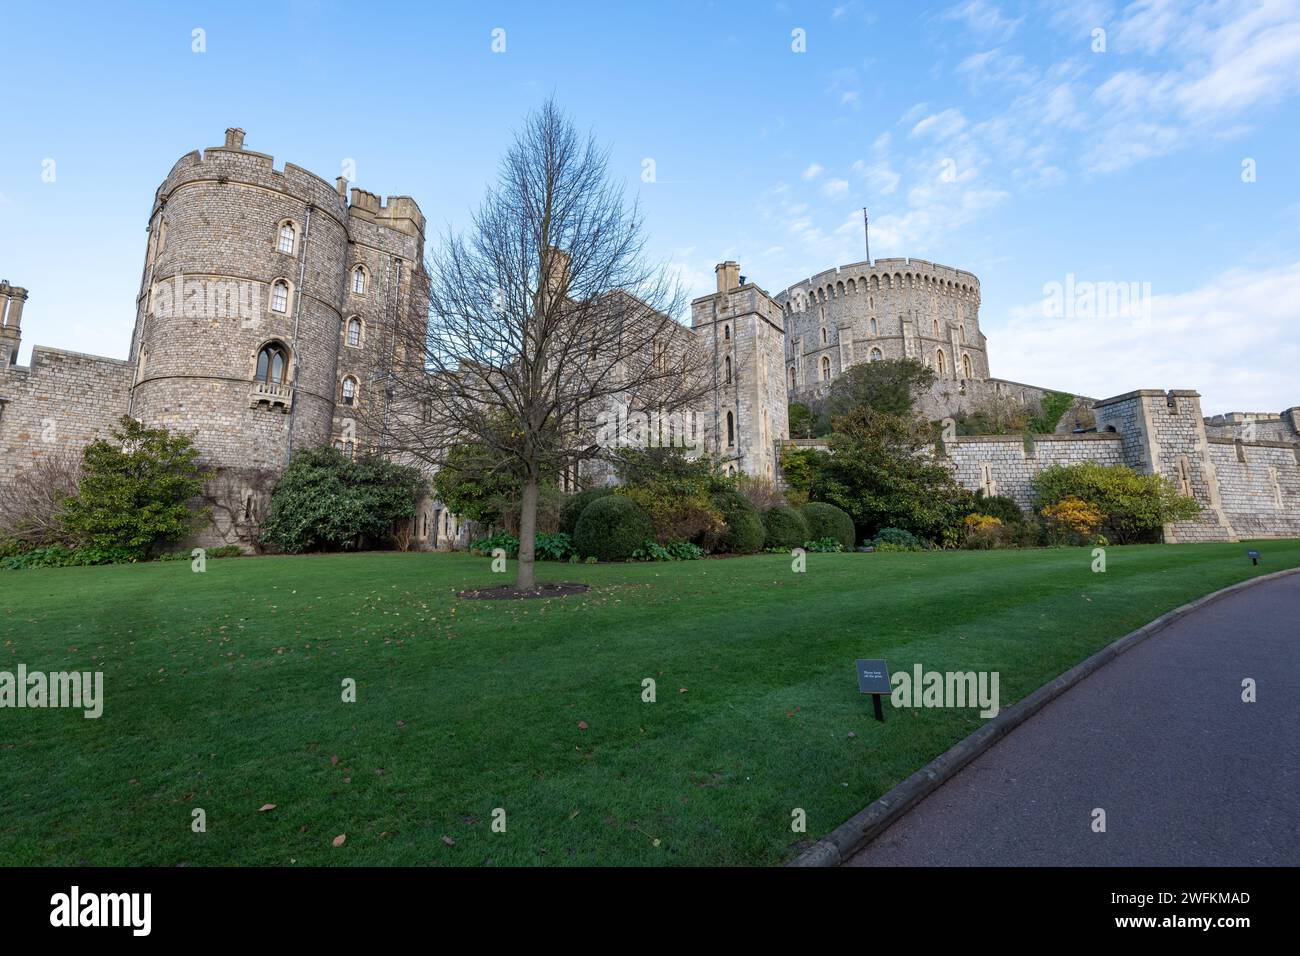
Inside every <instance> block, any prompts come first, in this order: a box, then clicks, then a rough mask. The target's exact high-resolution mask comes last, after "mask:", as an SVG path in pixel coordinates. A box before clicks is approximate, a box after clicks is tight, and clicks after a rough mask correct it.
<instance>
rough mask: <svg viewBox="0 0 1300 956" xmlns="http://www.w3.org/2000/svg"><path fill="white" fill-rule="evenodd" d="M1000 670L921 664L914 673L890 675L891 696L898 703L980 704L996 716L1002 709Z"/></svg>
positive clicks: (984, 714)
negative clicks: (930, 668)
mask: <svg viewBox="0 0 1300 956" xmlns="http://www.w3.org/2000/svg"><path fill="white" fill-rule="evenodd" d="M999 679H1000V675H999V673H998V672H997V671H992V672H990V671H979V672H978V673H977V672H975V671H948V672H946V673H940V672H939V671H927V670H925V669H924V668H923V667H922V666H921V665H920V664H916V665H914V666H913V668H912V673H910V674H909V673H908V672H907V671H895V672H894V673H893V674H891V675H889V685H890V686H891V687H892V688H893V691H891V692H890V695H889V699H890V701H891V702H892V703H893V705H894V706H895V707H979V708H980V716H981V717H984V718H989V717H996V716H997V715H998V711H999V710H1000V709H1001V698H1000V696H999V694H998V681H999Z"/></svg>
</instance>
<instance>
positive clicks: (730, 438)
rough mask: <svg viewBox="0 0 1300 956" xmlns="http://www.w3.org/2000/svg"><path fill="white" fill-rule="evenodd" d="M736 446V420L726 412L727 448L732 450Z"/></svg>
mask: <svg viewBox="0 0 1300 956" xmlns="http://www.w3.org/2000/svg"><path fill="white" fill-rule="evenodd" d="M735 444H736V419H735V418H734V417H733V416H732V414H731V412H727V447H728V448H732V447H734V446H735Z"/></svg>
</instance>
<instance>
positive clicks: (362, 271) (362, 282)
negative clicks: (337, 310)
mask: <svg viewBox="0 0 1300 956" xmlns="http://www.w3.org/2000/svg"><path fill="white" fill-rule="evenodd" d="M352 293H353V295H365V294H366V267H365V266H357V267H356V268H355V269H353V270H352Z"/></svg>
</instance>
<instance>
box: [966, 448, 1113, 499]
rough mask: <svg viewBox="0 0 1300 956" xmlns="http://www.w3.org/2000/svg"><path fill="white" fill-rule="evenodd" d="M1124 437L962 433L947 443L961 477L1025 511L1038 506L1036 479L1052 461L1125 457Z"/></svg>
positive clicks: (1105, 460)
mask: <svg viewBox="0 0 1300 956" xmlns="http://www.w3.org/2000/svg"><path fill="white" fill-rule="evenodd" d="M1122 444H1123V442H1122V440H1121V438H1120V436H1119V435H1114V434H1095V433H1086V434H1081V435H1034V436H1033V437H1032V441H1030V442H1027V441H1026V440H1025V439H1024V437H1023V436H1020V435H959V436H958V437H956V438H952V439H949V440H948V441H946V442H945V443H944V450H945V452H946V453H947V456H948V459H949V460H950V461H951V462H952V465H953V469H954V472H955V474H956V478H957V480H958V481H959V482H960V483H961V484H962V485H964V486H965V487H967V488H969V489H970V490H972V491H981V490H982V491H983V492H984V493H985V494H988V495H1005V496H1006V497H1008V498H1013V499H1015V502H1016V504H1018V505H1019V506H1020V507H1021V508H1022V509H1023V510H1025V511H1029V510H1031V509H1032V508H1033V506H1034V499H1035V493H1034V478H1035V477H1037V476H1038V474H1040V473H1041V472H1043V471H1044V470H1046V469H1047V468H1049V467H1051V466H1052V465H1075V464H1078V463H1080V462H1084V461H1095V462H1097V463H1099V464H1102V465H1116V464H1119V463H1120V462H1121V460H1122Z"/></svg>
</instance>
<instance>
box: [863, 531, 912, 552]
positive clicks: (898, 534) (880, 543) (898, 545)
mask: <svg viewBox="0 0 1300 956" xmlns="http://www.w3.org/2000/svg"><path fill="white" fill-rule="evenodd" d="M871 544H872V546H873V547H875V549H876V550H877V551H888V550H893V551H920V550H921V541H920V539H919V538H917V536H916V535H914V534H912V532H910V531H905V530H903V529H902V528H881V529H880V530H879V531H877V532H876V536H875V537H874V538H872V539H871ZM885 546H889V547H885Z"/></svg>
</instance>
